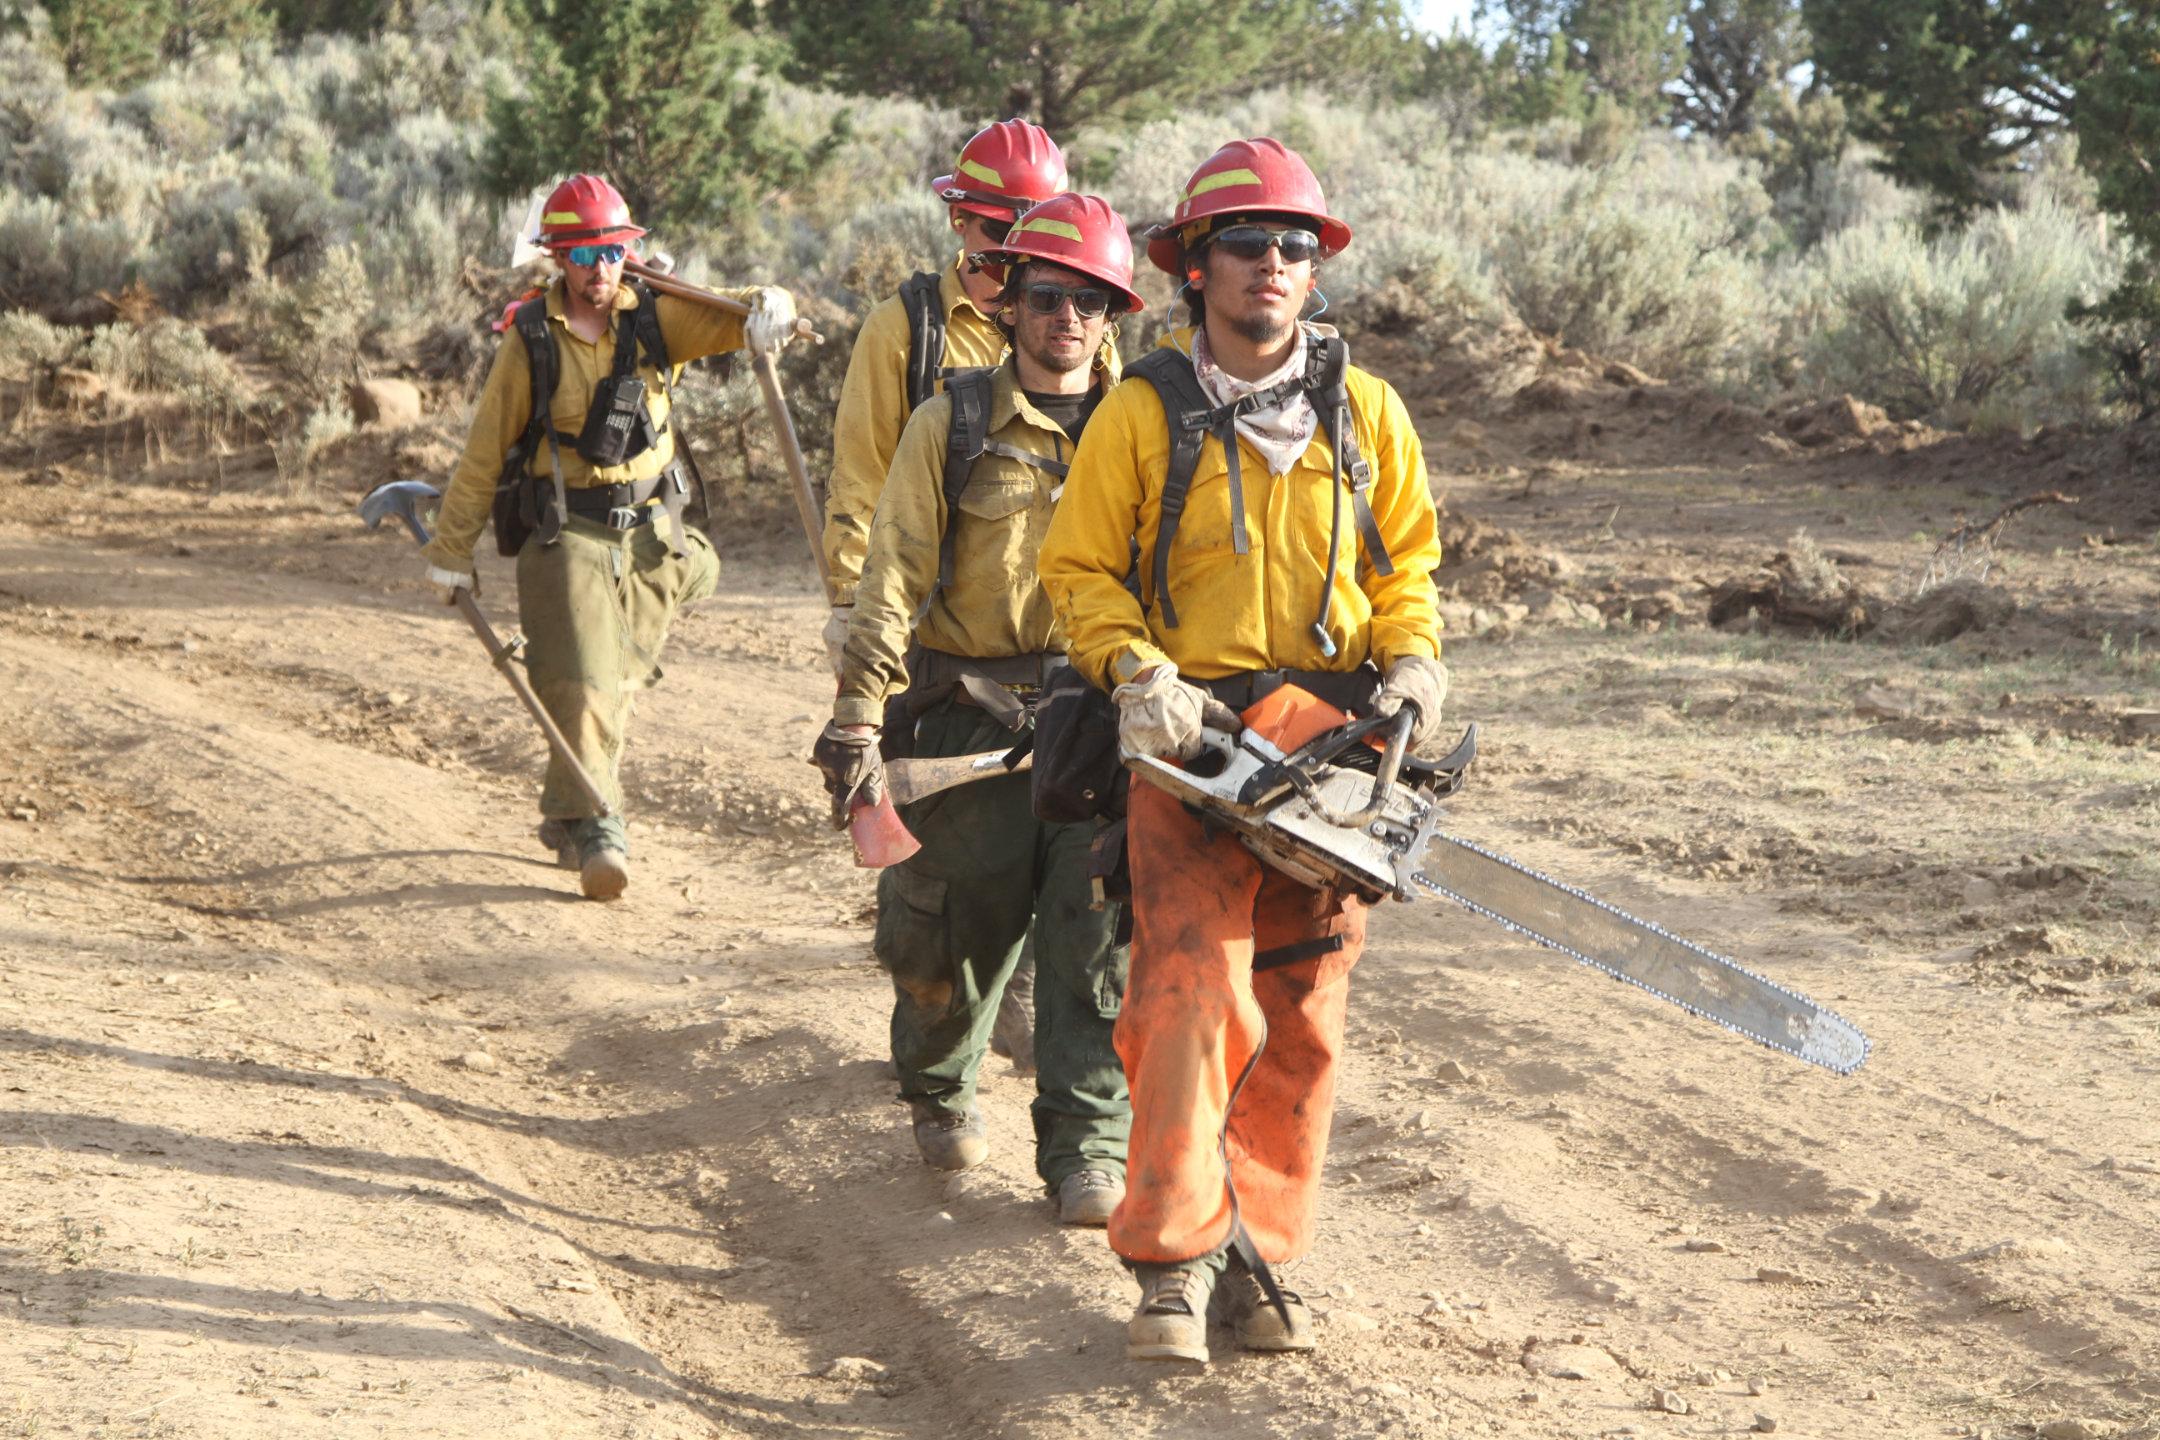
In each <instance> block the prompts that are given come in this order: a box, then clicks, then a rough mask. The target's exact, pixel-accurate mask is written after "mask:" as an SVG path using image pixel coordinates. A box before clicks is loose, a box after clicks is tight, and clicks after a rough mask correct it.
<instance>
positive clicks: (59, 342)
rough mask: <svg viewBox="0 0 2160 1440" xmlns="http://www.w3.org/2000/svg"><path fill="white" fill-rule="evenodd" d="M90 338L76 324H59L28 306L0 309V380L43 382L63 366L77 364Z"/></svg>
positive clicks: (8, 381) (36, 383) (33, 383)
mask: <svg viewBox="0 0 2160 1440" xmlns="http://www.w3.org/2000/svg"><path fill="white" fill-rule="evenodd" d="M88 338H89V337H88V336H87V335H85V334H84V333H83V332H82V331H80V330H78V329H76V328H75V327H74V326H72V325H55V324H53V323H52V322H51V321H49V320H47V319H45V318H44V317H43V316H41V315H33V314H31V313H30V312H29V311H27V310H8V311H0V381H5V382H7V383H9V384H13V385H31V386H36V385H39V384H41V383H43V381H44V379H45V377H46V376H48V375H50V374H51V373H52V372H53V371H54V370H56V369H58V368H59V367H60V366H62V365H69V364H73V363H74V361H75V357H76V356H77V355H78V354H79V353H80V352H81V351H82V348H83V345H84V342H85V341H87V340H88Z"/></svg>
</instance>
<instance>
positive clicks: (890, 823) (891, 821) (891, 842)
mask: <svg viewBox="0 0 2160 1440" xmlns="http://www.w3.org/2000/svg"><path fill="white" fill-rule="evenodd" d="M848 838H849V839H850V840H852V841H854V842H855V863H856V865H857V866H859V867H861V868H862V869H864V870H882V869H884V868H885V867H886V866H887V865H897V864H899V863H900V862H901V861H902V860H905V859H907V858H908V857H909V856H910V855H913V854H914V853H915V852H916V851H918V850H920V849H922V841H920V840H917V839H916V838H915V837H914V836H913V835H911V834H909V833H908V828H907V826H906V825H905V824H903V823H902V822H901V819H900V812H899V811H898V810H895V809H894V808H893V802H892V796H891V795H890V794H884V795H880V796H878V802H877V804H875V805H857V806H855V807H853V808H852V809H851V810H850V811H849V812H848Z"/></svg>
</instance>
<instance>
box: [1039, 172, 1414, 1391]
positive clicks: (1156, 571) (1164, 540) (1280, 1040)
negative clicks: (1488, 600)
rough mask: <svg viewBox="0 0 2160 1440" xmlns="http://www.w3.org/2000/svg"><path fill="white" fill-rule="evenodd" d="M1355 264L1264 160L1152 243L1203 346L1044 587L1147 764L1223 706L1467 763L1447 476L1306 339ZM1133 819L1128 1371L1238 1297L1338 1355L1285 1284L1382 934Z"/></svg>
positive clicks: (1091, 432) (1373, 389)
mask: <svg viewBox="0 0 2160 1440" xmlns="http://www.w3.org/2000/svg"><path fill="white" fill-rule="evenodd" d="M1349 240H1350V227H1349V226H1348V225H1346V224H1344V223H1343V222H1342V221H1341V220H1339V219H1337V218H1335V217H1334V216H1333V215H1331V214H1329V213H1328V209H1327V204H1326V201H1325V199H1324V198H1323V197H1322V195H1321V192H1320V186H1319V184H1318V182H1317V181H1316V180H1315V179H1314V178H1313V174H1312V172H1311V170H1310V169H1308V168H1307V167H1306V165H1305V162H1304V161H1303V160H1302V159H1300V158H1299V157H1298V156H1297V155H1295V154H1294V153H1292V152H1290V151H1289V150H1287V149H1285V148H1284V147H1283V146H1282V145H1281V144H1280V143H1278V142H1276V141H1274V140H1267V139H1259V140H1241V141H1236V142H1233V143H1231V144H1229V145H1226V146H1224V147H1223V148H1222V149H1221V150H1219V151H1217V152H1216V153H1215V154H1214V155H1213V156H1211V157H1209V159H1208V160H1207V161H1206V162H1205V163H1204V164H1202V165H1201V166H1200V168H1199V169H1198V170H1197V171H1195V172H1194V174H1193V176H1192V178H1191V180H1190V181H1189V182H1188V184H1187V186H1186V189H1185V192H1184V196H1183V198H1182V201H1181V203H1180V204H1179V205H1178V207H1177V211H1176V214H1175V216H1174V218H1173V219H1172V221H1171V222H1170V224H1169V225H1168V226H1166V227H1164V228H1162V229H1161V230H1159V231H1157V232H1156V234H1155V235H1154V237H1153V238H1152V240H1151V241H1150V244H1149V246H1148V256H1149V258H1150V259H1151V260H1153V261H1154V262H1155V264H1156V265H1158V266H1159V267H1161V268H1162V269H1165V270H1168V271H1169V272H1170V273H1171V274H1173V275H1175V276H1176V277H1178V279H1179V280H1180V281H1182V282H1183V290H1184V294H1185V295H1186V297H1187V303H1188V305H1189V307H1190V308H1191V310H1192V312H1193V318H1194V322H1195V329H1194V330H1193V331H1192V333H1191V335H1190V336H1189V338H1187V339H1186V340H1185V342H1184V344H1183V345H1181V346H1179V347H1177V348H1164V349H1159V350H1157V351H1156V352H1154V353H1153V354H1151V355H1150V356H1148V357H1147V358H1146V359H1144V360H1142V361H1139V362H1137V363H1135V364H1134V365H1133V366H1132V367H1131V368H1130V370H1129V371H1128V372H1127V376H1126V379H1125V380H1124V381H1123V383H1121V384H1120V385H1119V386H1118V387H1117V389H1115V390H1114V391H1112V392H1111V394H1110V397H1109V398H1108V399H1107V400H1105V401H1104V402H1103V404H1102V406H1101V408H1100V409H1099V410H1098V411H1097V412H1096V414H1095V417H1094V419H1093V420H1092V421H1091V422H1090V424H1089V426H1088V433H1087V439H1086V441H1085V443H1083V444H1082V445H1081V447H1080V451H1079V454H1078V455H1077V456H1076V457H1075V458H1074V461H1073V467H1072V474H1071V476H1070V478H1069V480H1068V482H1067V487H1066V494H1065V496H1064V499H1063V500H1062V501H1061V502H1060V504H1059V506H1058V510H1057V514H1056V516H1055V518H1054V519H1053V521H1052V522H1051V526H1050V533H1049V536H1048V537H1047V538H1046V539H1045V540H1044V542H1043V547H1042V553H1041V556H1040V557H1039V561H1038V563H1039V567H1040V570H1041V574H1042V582H1043V588H1044V589H1045V590H1046V591H1048V592H1049V594H1050V598H1051V601H1052V603H1053V605H1054V606H1055V608H1056V612H1057V617H1058V621H1059V623H1060V624H1061V625H1062V626H1063V627H1064V630H1065V637H1066V641H1067V643H1068V645H1069V646H1070V649H1071V656H1072V661H1073V664H1074V665H1076V666H1077V667H1079V669H1080V670H1081V672H1082V673H1083V674H1084V675H1086V676H1087V677H1088V679H1090V680H1091V681H1093V682H1094V683H1095V684H1097V685H1099V686H1101V687H1102V688H1103V689H1105V690H1108V691H1111V692H1112V695H1113V698H1114V699H1115V701H1116V707H1117V711H1118V741H1119V748H1120V751H1121V752H1122V753H1123V754H1125V755H1127V756H1132V755H1143V754H1144V755H1154V756H1159V757H1163V758H1168V759H1174V760H1184V759H1190V758H1191V757H1192V756H1193V755H1195V754H1197V753H1198V751H1199V748H1200V728H1201V713H1202V709H1203V706H1204V705H1206V704H1207V702H1208V701H1209V700H1210V698H1212V699H1213V700H1216V701H1220V702H1222V703H1223V704H1226V705H1228V706H1229V707H1230V708H1231V709H1232V710H1235V711H1237V712H1239V714H1240V716H1241V717H1242V718H1243V720H1244V722H1245V723H1246V725H1248V726H1249V727H1251V728H1253V729H1255V730H1257V731H1259V732H1260V733H1262V734H1263V735H1266V736H1267V737H1268V738H1270V739H1272V740H1274V741H1276V742H1277V743H1280V744H1282V745H1283V746H1284V748H1286V749H1287V748H1293V746H1294V744H1295V743H1297V742H1300V741H1302V740H1303V739H1306V738H1310V736H1311V735H1312V734H1315V733H1318V732H1320V731H1322V730H1325V729H1329V728H1333V727H1334V726H1336V725H1339V724H1341V723H1342V722H1343V721H1344V720H1346V719H1347V718H1349V716H1351V715H1353V714H1372V713H1375V712H1387V713H1393V712H1395V711H1398V710H1399V709H1400V708H1401V707H1403V706H1404V705H1410V706H1413V707H1415V709H1416V711H1417V717H1418V718H1417V721H1416V724H1415V728H1414V731H1413V734H1412V737H1411V743H1412V744H1413V745H1417V746H1419V747H1421V748H1429V747H1430V745H1431V744H1432V743H1433V741H1434V740H1436V739H1437V737H1438V734H1439V727H1440V723H1441V720H1440V708H1441V702H1442V699H1443V698H1444V696H1445V694H1446V689H1447V671H1446V670H1445V669H1444V668H1443V667H1442V666H1441V664H1440V660H1439V654H1440V624H1439V616H1438V610H1437V605H1436V597H1435V595H1434V592H1433V586H1432V580H1431V571H1432V569H1433V568H1434V566H1436V565H1437V564H1439V561H1440V546H1439V538H1438V524H1437V518H1436V516H1435V513H1434V507H1433V502H1432V496H1431V493H1430V491H1429V490H1428V488H1427V481H1426V475H1425V462H1424V455H1423V452H1422V450H1421V448H1420V446H1419V444H1418V438H1417V435H1416V433H1415V431H1413V430H1412V428H1411V425H1410V418H1409V415H1408V413H1407V412H1406V411H1405V409H1404V407H1403V403H1402V400H1401V398H1400V397H1399V396H1397V395H1396V393H1395V391H1394V390H1393V389H1392V388H1391V387H1389V386H1388V385H1387V384H1386V383H1385V382H1384V381H1381V380H1379V379H1377V378H1375V377H1374V376H1372V375H1369V374H1367V373H1366V372H1365V371H1362V370H1359V369H1357V368H1356V367H1354V366H1351V365H1350V364H1349V363H1348V358H1347V352H1346V350H1345V348H1344V347H1343V345H1342V342H1341V341H1340V340H1339V339H1338V338H1336V337H1334V336H1333V335H1332V334H1331V333H1329V332H1326V331H1323V330H1321V329H1319V328H1318V327H1314V326H1311V325H1307V324H1303V323H1301V322H1300V318H1299V317H1300V316H1301V315H1302V314H1303V310H1304V306H1305V304H1306V302H1307V301H1308V299H1309V298H1310V297H1311V295H1312V292H1313V282H1314V278H1315V271H1316V269H1317V267H1318V264H1319V262H1320V261H1321V260H1323V259H1324V258H1325V257H1327V256H1329V255H1333V254H1335V253H1336V252H1338V251H1340V250H1341V249H1342V248H1343V247H1344V246H1345V245H1347V244H1348V243H1349ZM1128 586H1130V588H1128ZM1127 807H1128V808H1127V817H1128V819H1127V825H1128V829H1127V836H1126V845H1127V855H1128V856H1129V859H1130V865H1131V876H1132V900H1131V904H1132V909H1133V949H1132V962H1131V976H1130V981H1129V984H1128V986H1127V990H1126V996H1125V1005H1124V1009H1123V1012H1122V1014H1121V1015H1120V1017H1119V1020H1118V1027H1117V1048H1118V1054H1119V1055H1120V1056H1121V1057H1122V1059H1123V1060H1124V1063H1125V1073H1126V1077H1127V1081H1128V1083H1129V1084H1130V1086H1131V1090H1132V1107H1133V1129H1132V1136H1131V1141H1130V1155H1129V1159H1128V1164H1127V1180H1126V1183H1127V1186H1128V1189H1127V1193H1126V1198H1125V1201H1124V1203H1123V1204H1122V1205H1120V1206H1119V1207H1118V1210H1117V1212H1116V1213H1115V1214H1114V1215H1113V1216H1112V1217H1111V1219H1110V1226H1109V1230H1110V1243H1111V1246H1112V1248H1114V1249H1115V1250H1116V1251H1117V1253H1118V1254H1119V1255H1120V1256H1122V1257H1124V1258H1125V1260H1126V1261H1127V1262H1128V1263H1129V1264H1131V1265H1132V1266H1133V1267H1134V1268H1135V1269H1136V1271H1137V1272H1138V1275H1139V1279H1140V1286H1141V1300H1140V1306H1139V1309H1138V1311H1137V1313H1136V1314H1135V1315H1134V1317H1133V1321H1132V1325H1131V1328H1130V1330H1129V1332H1128V1337H1127V1346H1126V1349H1127V1354H1129V1355H1130V1356H1132V1357H1133V1358H1136V1359H1146V1360H1159V1359H1178V1360H1191V1361H1205V1360H1206V1359H1207V1358H1208V1349H1207V1312H1208V1304H1209V1300H1210V1298H1211V1296H1212V1294H1213V1292H1214V1291H1215V1290H1216V1288H1217V1286H1218V1283H1220V1284H1222V1285H1224V1286H1226V1287H1227V1294H1226V1297H1225V1298H1226V1302H1227V1303H1226V1306H1225V1308H1226V1309H1227V1311H1228V1313H1229V1315H1230V1318H1231V1320H1232V1322H1233V1324H1234V1327H1235V1330H1236V1334H1237V1338H1238V1341H1239V1343H1240V1344H1241V1345H1243V1346H1245V1347H1246V1348H1248V1349H1255V1350H1272V1351H1281V1350H1305V1349H1310V1348H1312V1345H1313V1343H1314V1342H1313V1334H1312V1325H1311V1321H1310V1319H1309V1318H1308V1316H1307V1312H1306V1309H1305V1307H1304V1305H1303V1304H1302V1302H1301V1301H1299V1300H1298V1297H1297V1296H1296V1295H1295V1293H1294V1292H1288V1291H1285V1292H1283V1293H1284V1302H1285V1303H1284V1305H1283V1307H1282V1308H1281V1309H1277V1308H1276V1307H1275V1306H1273V1305H1268V1304H1263V1303H1262V1297H1263V1294H1264V1285H1263V1282H1262V1275H1263V1273H1264V1271H1265V1269H1266V1267H1267V1266H1269V1265H1271V1264H1273V1263H1276V1262H1285V1261H1289V1260H1293V1259H1296V1258H1297V1257H1299V1256H1301V1255H1303V1254H1304V1253H1305V1252H1306V1251H1307V1250H1308V1249H1309V1248H1310V1247H1311V1245H1312V1241H1313V1229H1314V1207H1315V1204H1316V1201H1317V1199H1318V1193H1319V1184H1320V1172H1321V1166H1322V1162H1323V1161H1324V1159H1325V1156H1326V1149H1327V1136H1328V1128H1329V1121H1330V1115H1331V1110H1332V1107H1333V1103H1334V1084H1335V1060H1336V1057H1337V1055H1338V1054H1339V1053H1340V1050H1341V1046H1342V1035H1343V1015H1344V1003H1345V999H1346V997H1347V994H1348V989H1349V972H1350V968H1351V967H1352V965H1354V964H1355V963H1356V961H1357V958H1358V954H1359V952H1360V951H1361V950H1362V948H1363V945H1364V933H1365V915H1364V907H1363V906H1362V904H1361V903H1360V902H1359V901H1358V900H1357V899H1356V898H1355V897H1353V896H1348V895H1344V894H1340V893H1337V892H1334V891H1330V890H1315V889H1312V888H1309V887H1307V886H1304V885H1301V884H1298V883H1297V882H1295V881H1293V880H1291V879H1290V878H1289V877H1288V876H1286V875H1284V874H1282V873H1281V872H1279V871H1275V870H1270V869H1267V868H1266V867H1264V866H1262V865H1261V863H1260V862H1259V861H1258V859H1257V858H1255V857H1254V856H1253V855H1252V854H1251V853H1250V852H1249V851H1247V850H1246V849H1245V848H1244V847H1243V846H1242V845H1240V844H1239V843H1238V841H1237V840H1236V839H1235V838H1233V837H1231V836H1229V835H1227V834H1224V833H1221V832H1210V831H1209V830H1208V828H1207V827H1206V826H1205V825H1204V824H1203V822H1202V821H1201V820H1200V819H1199V818H1198V817H1196V816H1195V815H1193V814H1190V813H1188V812H1187V811H1186V810H1185V809H1183V808H1182V807H1181V806H1180V805H1179V804H1178V802H1177V801H1175V800H1173V799H1172V798H1171V797H1170V796H1169V794H1168V793H1167V792H1165V791H1163V790H1160V789H1157V788H1155V787H1154V786H1151V785H1145V784H1137V783H1136V784H1134V785H1133V786H1132V787H1131V793H1130V796H1129V799H1128V802H1127Z"/></svg>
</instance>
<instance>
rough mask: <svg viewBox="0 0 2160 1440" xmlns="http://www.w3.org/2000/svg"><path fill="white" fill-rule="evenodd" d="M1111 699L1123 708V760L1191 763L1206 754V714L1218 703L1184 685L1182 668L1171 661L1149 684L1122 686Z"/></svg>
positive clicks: (1120, 740) (1151, 673) (1120, 711)
mask: <svg viewBox="0 0 2160 1440" xmlns="http://www.w3.org/2000/svg"><path fill="white" fill-rule="evenodd" d="M1110 698H1111V699H1112V700H1115V701H1116V702H1117V708H1118V727H1117V734H1118V758H1119V759H1120V760H1131V759H1134V758H1135V757H1137V756H1141V755H1152V756H1154V757H1156V758H1157V759H1160V760H1190V759H1192V757H1193V756H1195V755H1197V754H1199V753H1200V720H1201V714H1202V712H1203V711H1204V710H1205V709H1206V708H1207V702H1208V701H1209V700H1210V699H1211V698H1213V697H1211V696H1210V695H1209V694H1208V693H1207V692H1206V691H1205V690H1202V689H1201V688H1200V687H1199V686H1197V685H1191V684H1188V683H1187V682H1185V681H1183V680H1180V679H1179V678H1178V669H1177V666H1175V665H1172V664H1170V663H1169V662H1167V661H1165V662H1164V663H1163V664H1161V665H1158V666H1156V667H1155V668H1154V669H1153V670H1150V671H1149V672H1148V673H1147V675H1146V677H1145V678H1144V679H1139V680H1128V681H1126V682H1125V683H1124V684H1123V685H1120V686H1118V687H1117V689H1115V690H1113V691H1111V692H1110Z"/></svg>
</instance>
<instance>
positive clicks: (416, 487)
mask: <svg viewBox="0 0 2160 1440" xmlns="http://www.w3.org/2000/svg"><path fill="white" fill-rule="evenodd" d="M441 498H442V491H440V490H437V489H436V488H435V487H434V486H432V485H430V484H428V483H427V482H426V481H423V480H392V481H391V482H389V483H388V484H386V485H378V486H376V487H375V488H374V489H373V490H370V491H368V493H367V494H366V495H364V496H362V497H361V500H360V518H361V519H362V520H364V521H366V522H367V527H368V529H370V530H373V529H374V528H375V527H376V526H378V525H380V524H382V522H383V521H385V520H388V519H391V518H393V517H395V518H396V519H399V520H403V521H404V522H405V527H406V528H407V529H408V530H411V531H412V532H413V533H414V534H415V535H420V536H422V538H423V542H424V540H425V535H426V531H425V529H424V528H423V527H422V526H421V524H420V507H421V506H422V505H425V504H426V503H427V502H428V501H430V500H440V499H441Z"/></svg>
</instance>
